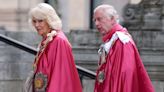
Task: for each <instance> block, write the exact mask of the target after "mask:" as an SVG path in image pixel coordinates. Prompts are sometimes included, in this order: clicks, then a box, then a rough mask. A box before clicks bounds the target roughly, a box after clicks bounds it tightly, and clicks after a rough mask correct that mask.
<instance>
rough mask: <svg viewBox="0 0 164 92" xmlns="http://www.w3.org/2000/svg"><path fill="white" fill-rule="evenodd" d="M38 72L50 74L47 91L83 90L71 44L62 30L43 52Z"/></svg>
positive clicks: (66, 91)
mask: <svg viewBox="0 0 164 92" xmlns="http://www.w3.org/2000/svg"><path fill="white" fill-rule="evenodd" d="M36 72H42V73H43V74H45V75H47V76H48V85H47V88H46V92H82V87H81V83H80V79H79V76H78V72H77V69H76V67H75V63H74V58H73V55H72V49H71V45H70V43H69V42H68V40H67V38H66V37H65V35H64V34H63V32H61V31H60V32H59V33H58V34H57V36H56V37H54V39H53V40H52V41H51V42H50V43H49V44H48V46H47V48H46V49H45V51H44V52H43V54H42V56H41V58H40V59H39V63H38V65H37V71H36Z"/></svg>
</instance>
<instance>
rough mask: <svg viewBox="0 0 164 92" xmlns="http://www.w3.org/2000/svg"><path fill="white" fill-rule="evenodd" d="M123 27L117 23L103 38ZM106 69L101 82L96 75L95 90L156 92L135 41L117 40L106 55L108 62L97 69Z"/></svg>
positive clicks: (109, 36)
mask: <svg viewBox="0 0 164 92" xmlns="http://www.w3.org/2000/svg"><path fill="white" fill-rule="evenodd" d="M120 29H122V27H121V26H120V25H119V24H116V25H115V26H114V28H113V29H112V31H110V32H112V33H109V34H107V35H106V36H105V38H104V39H103V40H104V41H106V40H107V39H109V38H111V36H112V34H114V33H115V32H116V31H123V32H127V31H126V30H123V29H122V30H120ZM103 69H104V70H105V80H104V81H103V83H99V82H98V80H97V77H96V83H95V89H94V92H155V91H154V88H153V86H152V83H151V80H150V79H149V76H148V74H147V72H146V70H145V68H144V65H143V63H142V61H141V59H140V56H139V53H138V50H137V48H136V46H135V44H134V43H133V42H128V43H126V44H123V43H122V42H121V41H120V40H119V39H117V40H116V42H115V43H114V45H113V46H112V48H111V50H110V52H109V53H108V55H107V57H106V63H105V64H104V65H102V66H101V67H100V68H98V70H97V74H98V73H99V72H100V71H101V70H103Z"/></svg>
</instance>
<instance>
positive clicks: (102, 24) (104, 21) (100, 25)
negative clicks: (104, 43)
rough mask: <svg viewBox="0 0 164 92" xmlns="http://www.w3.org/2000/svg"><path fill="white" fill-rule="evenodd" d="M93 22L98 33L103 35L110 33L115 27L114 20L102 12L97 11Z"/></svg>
mask: <svg viewBox="0 0 164 92" xmlns="http://www.w3.org/2000/svg"><path fill="white" fill-rule="evenodd" d="M93 17H94V18H93V20H94V22H95V25H96V28H97V29H98V31H99V32H100V33H101V34H102V35H105V34H107V33H108V31H110V29H111V28H112V26H113V23H114V19H113V18H111V17H109V16H108V15H107V14H105V12H103V11H102V10H97V11H96V12H95V13H94V16H93Z"/></svg>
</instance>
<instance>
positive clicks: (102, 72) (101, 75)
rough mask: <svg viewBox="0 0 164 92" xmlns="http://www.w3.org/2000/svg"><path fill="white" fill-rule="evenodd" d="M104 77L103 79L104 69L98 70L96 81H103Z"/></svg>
mask: <svg viewBox="0 0 164 92" xmlns="http://www.w3.org/2000/svg"><path fill="white" fill-rule="evenodd" d="M104 79H105V73H104V71H100V72H99V74H98V82H99V83H103V81H104Z"/></svg>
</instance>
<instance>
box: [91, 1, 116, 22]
mask: <svg viewBox="0 0 164 92" xmlns="http://www.w3.org/2000/svg"><path fill="white" fill-rule="evenodd" d="M97 10H102V11H103V12H104V13H105V14H106V15H107V16H109V17H114V19H115V20H116V21H117V22H119V17H118V14H117V11H116V10H115V8H114V7H113V6H111V5H107V4H102V5H99V6H97V7H96V8H95V9H94V13H95V12H96V11H97Z"/></svg>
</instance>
